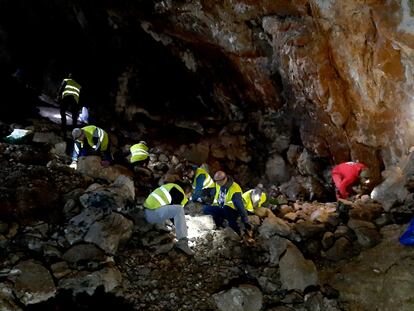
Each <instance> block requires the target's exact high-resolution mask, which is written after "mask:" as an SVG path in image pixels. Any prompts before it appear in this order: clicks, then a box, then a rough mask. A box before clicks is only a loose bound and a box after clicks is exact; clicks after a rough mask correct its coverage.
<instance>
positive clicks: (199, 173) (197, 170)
mask: <svg viewBox="0 0 414 311" xmlns="http://www.w3.org/2000/svg"><path fill="white" fill-rule="evenodd" d="M186 178H188V179H189V180H193V194H192V196H191V200H192V201H194V202H195V201H197V202H204V203H210V202H211V201H212V199H213V198H214V194H215V191H216V184H215V183H214V180H213V178H211V177H210V174H209V173H208V172H207V170H206V169H205V168H204V167H203V166H201V167H197V165H190V166H187V168H186Z"/></svg>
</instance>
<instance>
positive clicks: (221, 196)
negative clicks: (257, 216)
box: [203, 171, 251, 234]
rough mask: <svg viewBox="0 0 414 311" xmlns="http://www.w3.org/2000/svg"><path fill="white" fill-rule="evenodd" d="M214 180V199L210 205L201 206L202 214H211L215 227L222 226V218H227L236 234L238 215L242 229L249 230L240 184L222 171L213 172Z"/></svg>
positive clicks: (237, 231)
mask: <svg viewBox="0 0 414 311" xmlns="http://www.w3.org/2000/svg"><path fill="white" fill-rule="evenodd" d="M214 181H215V182H216V194H215V196H214V201H213V204H212V205H204V206H203V212H204V214H206V215H211V216H213V220H214V223H215V224H216V226H217V227H223V224H224V220H227V221H228V224H229V226H230V228H232V229H233V230H234V231H235V232H236V233H237V234H240V228H239V225H238V223H237V219H238V217H239V216H240V217H241V221H242V223H243V225H244V230H245V231H247V230H250V229H251V226H250V224H249V223H248V218H247V212H246V209H245V207H244V202H243V198H242V190H241V188H240V186H239V185H238V184H237V183H236V182H234V181H233V179H232V178H231V177H230V176H227V175H226V173H225V172H223V171H218V172H216V174H214Z"/></svg>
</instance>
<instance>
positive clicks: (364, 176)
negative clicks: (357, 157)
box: [359, 168, 371, 185]
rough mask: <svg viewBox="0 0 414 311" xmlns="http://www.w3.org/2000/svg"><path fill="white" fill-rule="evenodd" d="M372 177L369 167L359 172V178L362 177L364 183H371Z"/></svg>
mask: <svg viewBox="0 0 414 311" xmlns="http://www.w3.org/2000/svg"><path fill="white" fill-rule="evenodd" d="M370 178H371V172H370V170H369V169H368V168H364V169H363V170H362V171H361V172H360V173H359V179H360V181H361V184H362V185H367V184H369V182H370Z"/></svg>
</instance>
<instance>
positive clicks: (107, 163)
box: [101, 160, 111, 167]
mask: <svg viewBox="0 0 414 311" xmlns="http://www.w3.org/2000/svg"><path fill="white" fill-rule="evenodd" d="M109 164H111V163H110V162H109V161H106V160H103V161H101V165H102V166H103V167H108V166H109Z"/></svg>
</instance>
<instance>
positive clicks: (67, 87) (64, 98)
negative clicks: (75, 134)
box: [58, 73, 81, 133]
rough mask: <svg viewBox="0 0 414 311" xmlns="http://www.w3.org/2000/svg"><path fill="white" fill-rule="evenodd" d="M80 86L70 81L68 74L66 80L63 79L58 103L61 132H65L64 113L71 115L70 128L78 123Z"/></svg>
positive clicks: (70, 77)
mask: <svg viewBox="0 0 414 311" xmlns="http://www.w3.org/2000/svg"><path fill="white" fill-rule="evenodd" d="M80 91H81V86H80V84H79V83H78V82H76V81H75V80H74V79H72V74H71V73H70V74H69V75H68V77H67V78H66V79H63V81H62V83H61V85H60V88H59V91H58V102H59V106H60V118H61V126H62V132H64V133H65V132H66V111H70V112H71V114H72V126H73V127H74V128H75V127H76V126H77V122H78V116H79V110H80V109H79V95H80Z"/></svg>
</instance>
